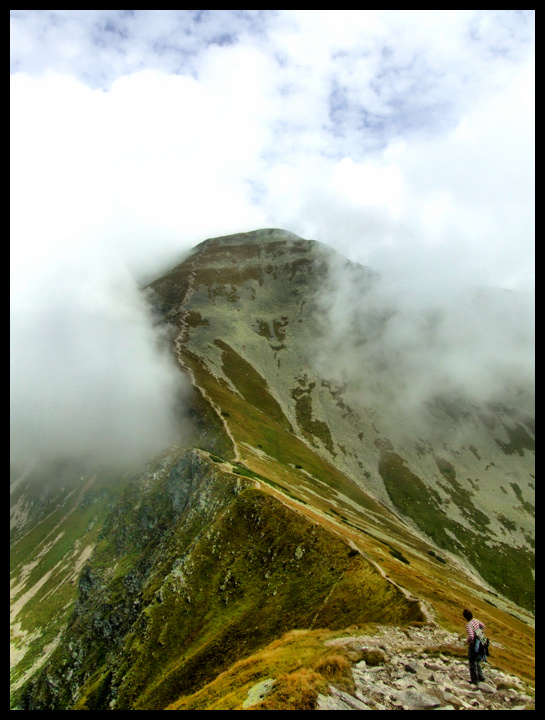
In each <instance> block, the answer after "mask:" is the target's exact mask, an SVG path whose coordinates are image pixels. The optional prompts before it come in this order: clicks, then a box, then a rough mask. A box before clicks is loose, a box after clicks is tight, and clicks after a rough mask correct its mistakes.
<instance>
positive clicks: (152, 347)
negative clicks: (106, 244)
mask: <svg viewBox="0 0 545 720" xmlns="http://www.w3.org/2000/svg"><path fill="white" fill-rule="evenodd" d="M100 270H102V272H101V273H100V272H99V271H100ZM171 345H172V338H171V337H169V334H168V328H165V327H164V326H161V325H160V324H158V322H157V321H156V319H155V318H154V316H153V311H152V307H151V305H150V304H149V302H148V299H147V297H146V295H145V293H144V292H143V291H142V290H141V288H140V287H139V286H138V284H137V281H136V278H134V277H133V276H132V275H131V274H130V273H128V272H127V271H125V272H123V271H122V270H121V268H119V267H118V268H116V269H115V271H113V272H112V268H111V267H110V268H108V267H103V268H101V267H100V263H99V264H97V265H96V267H95V270H94V272H89V268H87V269H86V271H85V272H82V268H81V267H78V265H76V264H74V265H72V266H70V264H68V265H66V266H64V265H63V263H59V265H58V266H57V267H56V268H55V270H52V269H49V272H44V274H43V276H42V277H41V278H40V279H39V280H38V279H37V278H34V280H33V282H32V285H31V286H30V287H28V286H25V287H24V296H23V297H18V302H17V303H13V304H12V311H11V354H12V362H11V378H10V383H11V387H10V390H11V427H10V431H11V441H10V442H11V445H10V450H11V462H12V464H14V465H16V466H22V465H26V464H29V463H37V462H40V463H42V462H47V461H55V460H58V459H77V460H82V461H85V462H88V463H103V464H107V465H108V466H111V467H117V468H132V467H137V466H138V465H139V463H141V462H143V461H146V460H148V459H150V458H151V457H152V456H153V455H155V454H156V453H159V452H161V451H163V450H164V449H165V448H167V447H168V446H169V445H171V444H172V443H179V444H183V443H184V442H188V441H189V439H190V434H189V433H190V429H189V422H188V421H187V419H186V418H184V408H185V404H186V398H187V393H188V390H189V388H188V384H187V381H186V379H185V378H184V376H183V375H182V373H181V369H180V368H179V366H177V365H176V362H175V360H174V358H173V356H172V353H171Z"/></svg>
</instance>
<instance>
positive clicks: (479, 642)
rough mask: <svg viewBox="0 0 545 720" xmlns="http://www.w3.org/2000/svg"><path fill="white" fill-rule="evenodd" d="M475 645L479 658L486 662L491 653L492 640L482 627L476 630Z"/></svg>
mask: <svg viewBox="0 0 545 720" xmlns="http://www.w3.org/2000/svg"><path fill="white" fill-rule="evenodd" d="M473 647H474V650H475V653H476V654H477V658H478V659H479V660H480V661H481V662H486V658H487V657H488V656H489V655H490V652H489V647H490V640H489V639H488V638H487V637H486V635H485V634H484V632H483V629H482V628H479V629H478V630H475V645H474V646H473Z"/></svg>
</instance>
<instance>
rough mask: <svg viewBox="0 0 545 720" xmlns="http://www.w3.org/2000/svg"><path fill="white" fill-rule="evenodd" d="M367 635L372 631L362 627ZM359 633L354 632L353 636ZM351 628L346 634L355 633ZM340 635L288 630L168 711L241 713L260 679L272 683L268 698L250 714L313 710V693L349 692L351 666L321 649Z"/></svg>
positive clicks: (336, 652) (351, 659)
mask: <svg viewBox="0 0 545 720" xmlns="http://www.w3.org/2000/svg"><path fill="white" fill-rule="evenodd" d="M362 628H364V629H365V632H366V633H372V632H373V631H374V626H371V625H370V626H366V625H364V626H362ZM360 629H361V628H359V629H358V631H359V630H360ZM355 630H356V628H351V629H350V630H349V631H347V632H354V631H355ZM339 634H340V635H342V634H345V633H333V632H331V631H329V630H293V631H290V632H288V633H286V634H284V635H282V637H280V638H278V639H276V640H273V641H272V642H271V643H269V644H268V645H266V646H265V647H264V648H263V649H261V650H259V651H258V652H256V653H254V654H252V655H251V656H250V657H248V658H245V659H244V660H240V661H238V662H236V663H234V664H233V666H232V667H231V668H229V669H228V670H226V671H225V672H223V673H220V674H219V675H218V676H217V677H216V678H214V680H212V681H211V682H210V683H208V684H207V685H206V686H205V687H203V688H202V689H201V690H199V691H198V692H196V693H193V694H192V695H187V696H185V697H181V698H179V699H177V700H176V701H175V702H174V703H172V704H171V705H169V706H168V707H167V708H166V709H167V710H241V709H243V704H244V702H245V701H246V700H247V695H248V690H250V688H251V687H252V686H254V685H255V684H256V683H258V682H260V681H261V680H264V679H265V678H274V686H273V688H272V691H271V692H270V694H269V695H268V696H267V697H266V698H265V699H264V700H263V701H261V702H260V703H257V704H255V705H252V706H251V707H249V708H248V709H250V710H288V709H289V710H313V709H314V707H315V703H316V699H317V696H318V693H319V692H321V693H328V692H329V685H330V684H331V683H332V684H334V685H336V686H337V687H339V688H345V689H349V688H351V687H352V683H353V680H352V675H351V672H350V670H351V666H352V663H353V662H355V661H357V660H359V659H363V658H362V657H359V656H358V657H357V658H356V657H350V656H349V654H348V653H346V652H345V651H344V650H342V649H341V650H339V649H338V648H332V647H328V646H327V645H325V643H326V642H327V640H331V639H332V638H335V637H337V636H338V635H339Z"/></svg>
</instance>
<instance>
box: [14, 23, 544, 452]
mask: <svg viewBox="0 0 545 720" xmlns="http://www.w3.org/2000/svg"><path fill="white" fill-rule="evenodd" d="M533 18H534V15H533V13H532V12H531V11H525V12H522V13H517V12H515V11H430V12H427V11H404V12H397V11H354V12H352V11H332V10H329V11H264V12H261V11H204V12H200V11H135V12H132V11H131V12H124V11H13V12H12V22H11V29H12V37H11V55H12V59H11V62H12V70H14V71H15V73H14V74H13V75H12V78H11V88H12V89H11V92H12V95H11V267H12V276H11V282H12V317H13V320H12V324H13V333H14V335H13V337H14V340H13V346H12V366H13V368H14V372H15V376H16V382H15V383H14V387H13V390H12V399H13V411H12V412H13V415H14V421H15V424H16V425H17V426H18V427H22V425H21V423H22V420H21V421H20V417H26V418H27V419H28V418H29V417H31V416H32V412H31V411H29V408H30V409H32V407H33V403H34V405H35V406H36V407H45V406H44V404H43V403H44V402H45V400H44V401H43V402H42V399H41V396H40V388H41V387H42V385H41V378H42V377H43V376H44V375H43V373H42V368H45V369H46V370H47V368H49V370H47V372H46V373H45V376H46V377H47V376H48V373H49V376H50V377H54V376H55V375H56V374H59V373H60V374H64V379H65V387H66V388H71V393H72V394H73V396H74V397H75V398H76V397H79V400H77V402H78V403H79V405H78V407H83V406H85V405H91V404H92V403H88V402H87V399H88V392H87V391H88V389H89V388H92V387H93V386H95V387H96V385H97V383H98V384H99V385H104V386H105V387H111V385H115V382H113V381H112V383H111V384H110V385H108V383H107V382H106V381H105V380H104V378H105V373H104V368H103V365H102V361H101V357H100V354H99V355H97V356H96V364H93V363H90V362H88V363H87V364H82V363H81V355H82V352H83V351H84V350H85V348H86V344H85V343H86V342H87V339H88V335H85V333H83V330H82V329H81V328H80V327H78V324H77V323H76V322H74V313H75V312H76V311H77V312H86V313H87V317H88V323H89V327H92V328H93V330H92V332H93V336H94V337H95V338H96V342H95V343H94V344H93V345H94V347H100V348H101V349H102V350H101V351H103V352H104V353H105V354H107V355H109V356H112V357H116V352H117V348H116V347H115V342H116V341H115V337H116V334H117V333H120V332H122V327H123V324H124V323H123V322H121V321H119V322H118V321H117V320H116V318H118V315H117V311H118V307H121V308H123V307H124V308H130V312H129V311H128V310H127V312H129V316H128V317H130V318H132V320H130V322H129V321H127V327H132V328H133V329H135V333H136V335H134V336H131V335H130V333H129V336H128V337H127V338H126V345H127V347H131V343H133V342H135V343H136V345H137V347H139V348H140V350H141V352H135V353H133V354H132V357H134V358H135V362H136V359H137V358H138V367H140V371H142V368H145V367H146V365H147V364H149V366H150V372H149V373H146V372H143V374H144V375H146V376H147V377H149V378H154V377H155V379H156V380H155V382H156V386H155V387H156V393H155V394H156V395H157V397H162V398H163V399H164V402H165V405H164V406H165V407H168V405H169V402H168V396H169V395H170V390H168V389H166V390H165V388H166V387H167V386H168V383H167V384H166V385H162V383H163V380H162V378H163V375H162V373H163V371H164V368H165V364H164V360H165V359H164V357H163V356H162V355H161V353H159V354H158V355H156V356H155V355H153V354H152V355H151V356H150V355H149V354H147V351H146V350H145V348H144V345H145V342H147V341H148V339H149V337H152V336H153V331H150V332H151V335H146V332H147V331H146V330H145V328H149V317H148V316H147V311H146V310H145V308H144V307H143V306H142V305H141V304H140V302H139V301H137V300H136V299H135V298H136V294H135V290H134V288H135V285H136V282H137V280H132V281H131V280H130V278H131V277H136V278H141V277H143V276H146V277H149V276H150V275H152V274H153V273H155V272H159V271H160V270H161V268H164V267H167V266H168V265H172V264H173V263H174V262H177V261H179V259H180V257H181V256H182V255H183V253H184V252H186V251H187V250H188V249H189V248H190V247H192V246H193V245H195V244H196V243H197V242H199V241H200V240H203V239H205V238H206V237H212V236H215V235H224V234H228V233H230V232H238V231H244V230H251V229H255V228H257V227H264V226H269V227H270V226H276V227H284V228H286V229H288V230H291V231H292V232H295V233H297V234H299V235H302V236H305V237H313V238H315V239H318V240H322V241H324V242H327V243H329V244H331V245H333V246H334V247H335V248H336V249H338V250H339V251H340V252H342V253H344V254H345V255H347V256H348V257H350V258H351V259H352V260H357V261H360V262H363V263H365V264H369V265H371V266H373V267H374V268H375V269H377V270H379V271H380V272H381V273H382V275H383V277H384V279H385V283H386V284H390V286H391V287H392V288H395V289H396V291H398V290H400V289H403V290H404V291H405V292H411V293H413V296H412V297H414V298H415V299H414V305H415V307H416V306H419V303H420V299H421V298H422V297H423V296H426V297H428V298H431V297H433V298H435V299H436V300H437V301H438V302H441V301H442V295H441V293H444V292H445V289H448V288H450V287H452V286H454V285H456V284H458V285H460V284H468V283H469V282H475V281H478V282H480V283H484V284H488V285H499V286H501V287H506V288H514V289H531V287H532V284H533V272H534V247H533V242H534V105H533V99H534V75H533V73H534V70H533V68H534V62H533V56H534V41H533V32H534V31H533ZM74 279H77V282H74ZM131 283H132V285H131ZM116 287H117V288H118V287H122V288H124V290H123V293H124V294H122V297H121V298H120V297H119V295H118V293H117V291H116V290H114V288H116ZM131 288H132V289H131ZM127 298H129V299H127ZM38 310H39V311H38ZM130 313H133V315H131V314H130ZM55 318H57V319H58V325H59V327H56V325H55ZM61 318H64V320H62V322H63V323H64V328H65V330H64V331H63V333H60V335H59V332H60V330H59V328H60V326H61ZM98 318H101V320H100V321H99V320H98ZM44 328H48V332H49V333H51V336H52V337H55V339H56V340H55V343H54V344H53V343H47V342H45V341H43V329H44ZM137 328H139V329H138V330H136V329H137ZM58 331H59V332H58ZM506 332H507V330H506ZM82 337H84V338H86V340H85V342H83V340H82ZM32 338H42V341H41V342H39V343H37V346H36V345H33V340H32ZM31 348H33V352H32V351H31ZM59 351H62V352H59ZM85 352H86V350H85ZM55 353H56V354H57V355H61V356H62V355H63V353H64V355H65V357H66V358H72V360H73V361H72V362H69V363H68V364H67V363H64V364H61V365H60V364H59V362H60V361H59V360H58V358H56V357H55ZM84 354H85V353H84ZM30 355H32V358H33V359H35V360H36V362H35V364H33V363H32V362H29V361H28V359H29V357H30ZM89 357H92V358H95V355H94V354H91V355H89ZM120 360H121V361H120V362H119V363H118V365H117V366H116V367H117V368H118V370H119V371H120V372H122V370H121V368H122V367H123V363H125V362H127V361H128V358H127V357H122V358H120ZM23 367H24V368H25V373H28V374H29V375H28V377H29V383H28V385H29V388H30V387H31V388H33V390H32V393H29V392H26V393H25V392H23V388H22V383H21V382H20V381H19V380H18V379H17V378H19V379H20V377H21V376H20V374H19V369H18V368H23ZM83 367H86V368H87V369H86V373H85V376H84V375H82V372H83V371H82V368H83ZM70 368H76V369H77V371H76V372H74V373H73V375H71V373H70ZM134 371H135V372H136V378H138V377H141V376H142V373H140V374H139V371H138V370H137V368H136V366H135V368H134ZM112 373H113V370H112ZM167 375H168V373H167ZM135 382H136V381H135ZM137 384H139V382H138V383H137ZM119 387H120V388H122V387H126V378H120V383H119ZM44 388H45V386H44ZM110 394H111V393H110ZM54 395H55V394H54V393H49V394H48V392H46V390H45V389H44V398H46V399H47V402H48V403H53V402H54V400H53V399H52V398H53V397H54ZM153 395H154V392H153V391H152V390H150V387H149V386H146V384H144V387H143V395H142V397H143V398H146V397H149V396H153ZM32 398H34V400H32ZM94 400H95V399H94V398H93V402H94ZM63 402H64V401H63ZM75 402H76V400H75ZM144 405H145V402H144V403H143V405H142V406H144ZM152 405H153V403H152ZM48 407H49V408H50V410H49V411H48V412H50V413H52V414H53V415H54V416H55V417H58V418H60V417H61V416H62V413H61V411H60V409H59V408H57V409H55V408H54V407H53V406H51V405H48ZM150 412H151V416H153V413H154V412H155V410H153V408H152V409H151V410H150ZM19 413H21V416H19ZM105 415H106V413H105ZM144 415H145V413H144V414H143V415H141V416H140V417H142V418H143V420H142V423H143V425H142V426H143V427H145V426H146V422H147V421H146V419H145V418H144ZM167 415H168V412H167ZM133 416H134V417H138V416H139V414H138V413H133ZM44 418H45V415H44ZM33 422H34V423H35V422H36V418H35V417H33ZM159 424H160V423H159ZM36 427H37V426H36ZM33 432H34V431H33ZM34 434H36V433H34ZM59 434H62V433H60V431H59ZM86 434H87V435H92V433H91V432H90V431H89V432H87V433H86ZM46 435H47V434H46ZM67 437H68V438H69V441H70V442H71V441H72V440H71V436H70V434H68V435H67ZM94 445H95V446H96V445H97V442H95V443H94Z"/></svg>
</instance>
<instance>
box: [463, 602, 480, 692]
mask: <svg viewBox="0 0 545 720" xmlns="http://www.w3.org/2000/svg"><path fill="white" fill-rule="evenodd" d="M462 615H463V616H464V618H465V619H466V620H467V625H466V630H467V659H468V660H469V676H470V680H469V682H470V683H471V684H472V685H478V684H479V683H480V682H483V681H484V676H483V671H482V669H481V660H482V658H483V656H482V655H481V654H480V653H477V652H476V650H475V640H476V633H477V631H478V630H484V627H485V626H484V623H482V622H481V621H480V620H477V618H474V617H473V613H472V612H471V610H464V612H463V613H462ZM485 657H486V656H485Z"/></svg>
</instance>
